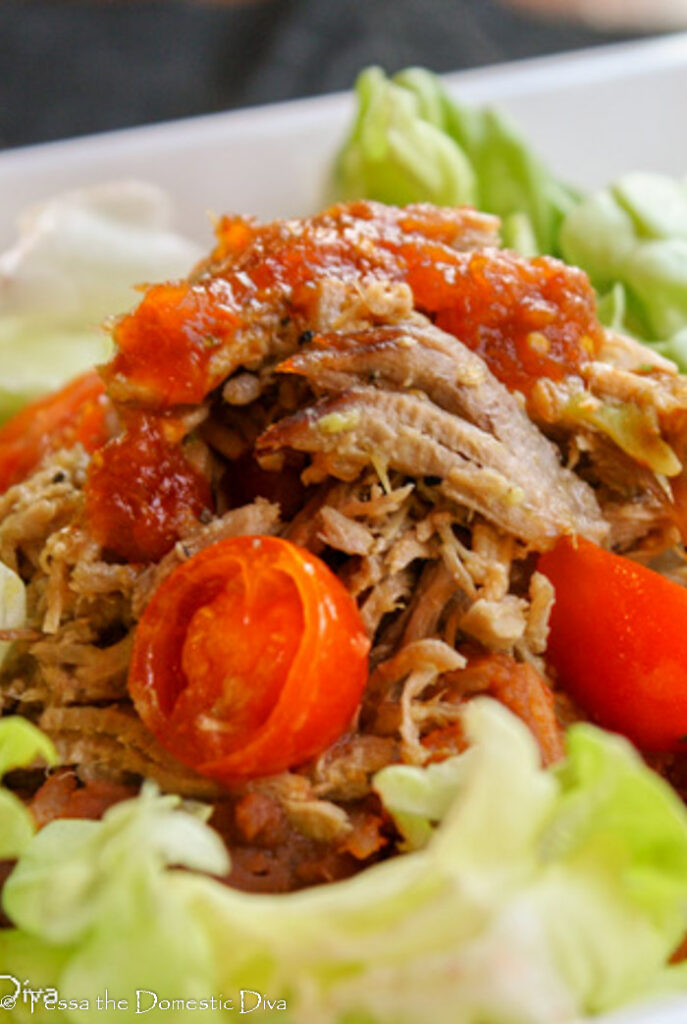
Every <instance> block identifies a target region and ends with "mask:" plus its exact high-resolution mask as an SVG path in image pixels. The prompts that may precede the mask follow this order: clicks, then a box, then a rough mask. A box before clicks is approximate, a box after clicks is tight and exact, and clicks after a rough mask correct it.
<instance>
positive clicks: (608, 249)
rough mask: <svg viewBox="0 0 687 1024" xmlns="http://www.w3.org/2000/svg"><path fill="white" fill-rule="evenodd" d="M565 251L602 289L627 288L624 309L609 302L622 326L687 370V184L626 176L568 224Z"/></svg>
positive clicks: (655, 176)
mask: <svg viewBox="0 0 687 1024" xmlns="http://www.w3.org/2000/svg"><path fill="white" fill-rule="evenodd" d="M560 244H561V251H562V254H563V256H564V258H565V259H566V260H567V261H568V262H569V263H575V264H577V265H578V266H580V267H582V269H583V270H586V272H587V273H588V274H589V276H590V278H591V281H592V283H593V284H594V286H595V287H596V288H597V290H598V291H599V292H600V293H602V294H605V293H607V292H608V291H609V290H610V289H613V290H614V293H615V296H616V297H617V295H618V289H619V288H622V292H623V303H624V309H623V311H622V316H621V317H620V318H618V316H617V311H618V309H617V302H614V301H613V300H609V299H608V298H605V299H604V300H603V301H602V306H601V309H602V313H603V314H604V317H605V318H606V322H607V317H608V314H609V310H610V309H611V307H614V311H615V313H616V317H615V322H614V326H615V327H616V328H620V329H625V330H628V331H629V332H630V333H632V334H635V335H636V336H637V337H639V338H640V339H642V340H644V341H646V342H647V343H650V344H653V343H658V345H657V348H658V349H659V351H660V352H662V354H664V355H667V356H668V357H669V358H671V359H673V360H674V361H675V362H676V363H677V364H678V366H679V367H680V369H682V370H686V369H687V359H686V358H685V356H686V353H685V337H686V332H687V183H686V182H685V181H678V180H674V179H672V178H668V177H665V176H664V175H659V174H650V173H646V172H634V173H632V174H626V175H624V176H623V177H622V178H620V179H619V180H618V181H617V182H615V183H614V184H612V185H610V186H609V187H608V188H606V189H602V190H601V191H599V192H596V193H594V194H593V195H590V196H588V197H586V198H585V199H584V200H582V202H580V203H579V205H578V206H576V207H575V208H574V209H573V210H571V211H570V212H569V213H568V215H567V216H566V218H565V221H564V222H563V225H562V227H561V231H560Z"/></svg>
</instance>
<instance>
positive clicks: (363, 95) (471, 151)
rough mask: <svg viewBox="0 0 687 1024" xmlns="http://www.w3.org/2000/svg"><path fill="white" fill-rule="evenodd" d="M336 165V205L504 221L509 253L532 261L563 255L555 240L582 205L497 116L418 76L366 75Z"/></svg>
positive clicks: (415, 71)
mask: <svg viewBox="0 0 687 1024" xmlns="http://www.w3.org/2000/svg"><path fill="white" fill-rule="evenodd" d="M356 94H357V99H358V109H357V113H356V117H355V121H354V124H353V127H352V129H351V131H350V133H349V136H348V138H347V139H346V141H345V143H344V145H343V147H342V149H341V152H340V154H339V156H338V159H337V162H336V165H335V169H334V178H333V185H332V188H333V191H334V194H335V196H336V197H337V198H341V199H353V198H368V199H378V200H380V201H382V202H387V203H398V204H403V203H410V202H433V203H438V204H440V205H458V204H462V203H468V204H472V205H474V206H477V208H478V209H480V210H484V211H486V212H488V213H494V214H497V215H498V216H499V217H501V219H502V234H503V240H504V243H505V244H506V245H508V246H510V247H511V248H516V249H518V250H519V251H520V252H523V253H525V254H527V255H533V254H535V253H537V252H552V253H556V252H557V251H558V230H559V226H560V224H561V222H562V220H563V217H564V216H565V215H566V214H567V212H568V211H569V210H570V209H571V208H572V207H573V206H574V205H575V203H576V200H577V197H576V195H575V194H574V193H573V192H572V190H570V189H569V188H568V187H567V186H565V185H563V184H562V183H561V182H559V181H558V180H557V179H556V178H555V177H554V176H553V175H552V174H551V172H550V171H549V170H548V169H547V168H546V167H545V165H544V164H543V163H542V162H541V161H540V160H539V159H538V157H537V156H536V155H535V154H534V153H533V151H532V149H531V148H530V147H529V146H527V145H526V144H525V143H524V142H523V141H522V139H521V138H520V136H519V135H518V133H517V131H516V130H515V128H514V127H513V126H512V125H511V124H510V123H509V122H508V121H507V120H506V119H505V118H504V117H503V116H502V115H501V114H498V113H497V112H495V111H493V110H488V109H486V110H479V109H475V108H473V107H468V106H463V105H461V104H459V103H457V102H455V101H454V100H453V99H452V98H451V97H450V96H449V94H448V92H447V91H446V89H445V88H444V86H443V84H442V83H441V80H440V79H439V78H437V77H436V76H435V75H433V74H432V73H431V72H429V71H426V70H424V69H422V68H409V69H407V70H406V71H401V72H399V73H398V74H396V75H394V76H393V77H392V78H387V77H386V75H385V74H384V73H383V71H381V70H380V69H379V68H368V69H367V70H366V71H363V72H362V74H361V75H360V76H359V78H358V81H357V83H356Z"/></svg>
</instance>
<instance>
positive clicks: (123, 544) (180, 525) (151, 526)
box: [86, 415, 211, 562]
mask: <svg viewBox="0 0 687 1024" xmlns="http://www.w3.org/2000/svg"><path fill="white" fill-rule="evenodd" d="M161 427H162V424H161V423H160V422H158V421H157V420H156V419H154V418H151V417H146V416H141V415H139V416H136V417H132V419H131V421H130V422H129V424H128V426H127V430H126V431H125V433H123V434H121V435H120V436H119V437H117V438H115V439H114V440H113V441H110V442H109V443H108V444H106V445H105V447H104V448H101V449H100V450H99V451H97V452H96V453H95V454H94V456H93V458H92V460H91V465H90V469H89V474H88V485H87V491H86V517H87V521H88V523H89V527H90V529H91V532H92V533H93V536H94V537H95V538H96V540H98V541H99V542H100V543H101V544H102V545H103V547H104V548H106V549H107V550H108V551H110V552H111V553H114V554H116V555H118V556H119V557H121V558H124V559H125V560H126V561H128V562H146V561H157V560H158V559H160V558H162V556H163V555H164V554H165V553H166V552H167V551H168V550H169V549H170V548H171V547H172V545H173V544H174V542H175V541H176V540H177V538H178V537H179V535H180V534H181V533H182V532H184V531H185V530H188V529H190V528H191V527H192V526H193V525H194V523H195V522H196V521H197V519H198V516H199V515H200V514H201V513H202V511H203V509H206V508H209V507H210V506H211V495H210V490H209V487H208V484H207V482H206V481H205V480H204V479H203V478H202V477H201V476H199V475H198V474H197V473H196V472H195V470H194V469H193V467H192V466H191V465H190V464H189V462H188V461H187V459H186V457H185V456H184V453H183V450H182V448H181V446H180V445H177V444H174V443H172V442H170V441H168V440H167V439H166V438H165V436H164V433H163V431H162V429H161Z"/></svg>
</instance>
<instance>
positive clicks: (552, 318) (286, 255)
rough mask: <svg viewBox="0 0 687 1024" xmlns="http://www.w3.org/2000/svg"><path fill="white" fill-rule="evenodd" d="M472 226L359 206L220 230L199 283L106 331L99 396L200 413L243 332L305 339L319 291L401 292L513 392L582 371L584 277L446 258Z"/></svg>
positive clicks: (501, 255) (255, 351)
mask: <svg viewBox="0 0 687 1024" xmlns="http://www.w3.org/2000/svg"><path fill="white" fill-rule="evenodd" d="M471 218H473V219H475V220H478V219H479V215H478V214H474V213H472V212H471V211H452V210H442V209H434V208H432V207H428V206H416V207H411V208H409V209H408V210H405V211H403V210H398V209H396V208H394V207H384V206H381V205H380V204H375V203H368V202H358V203H352V204H348V205H343V206H336V207H332V208H331V209H330V210H328V211H325V212H324V213H322V214H320V215H319V216H317V217H312V218H309V219H305V220H300V221H275V222H273V223H271V224H266V225H261V224H258V223H255V222H252V221H250V220H244V219H242V218H236V217H235V218H225V219H224V220H222V221H221V222H220V224H219V226H218V244H217V247H216V249H215V252H214V253H213V256H212V261H211V263H210V264H209V265H208V267H207V268H206V273H205V274H204V275H203V276H200V277H199V278H198V280H197V281H196V282H195V283H193V284H189V283H186V282H182V283H177V284H168V285H157V286H154V287H153V288H151V289H149V290H148V292H147V293H146V295H145V296H144V298H143V301H142V302H141V304H140V305H139V307H138V308H137V309H136V310H135V311H134V312H133V313H131V314H130V315H129V316H127V317H125V318H124V319H123V320H122V321H121V322H120V324H119V325H118V327H117V328H116V329H115V341H116V343H117V346H118V353H117V355H116V356H115V358H114V360H113V361H112V363H111V364H110V366H109V367H108V368H107V370H106V379H107V380H108V382H109V384H110V393H111V394H112V395H113V397H115V399H117V398H122V399H123V400H124V401H131V402H133V403H137V404H140V405H143V406H145V407H147V408H168V407H170V406H173V405H178V404H189V403H195V402H200V401H202V400H203V398H204V397H205V395H206V394H207V393H208V392H209V391H211V390H212V389H213V388H214V387H216V386H217V385H218V384H219V383H221V381H222V380H223V379H224V377H225V376H227V375H228V373H230V372H232V371H233V370H234V369H235V368H236V366H238V365H241V364H242V365H247V364H250V361H251V359H252V358H255V359H256V360H257V361H259V359H260V355H261V353H260V348H259V343H257V342H255V341H254V340H252V334H254V333H255V331H256V329H259V328H260V327H262V328H263V329H264V328H265V327H269V325H270V324H272V323H274V325H275V329H277V328H278V325H279V323H280V321H284V320H285V319H286V320H289V321H290V322H295V323H296V324H297V325H300V327H301V328H306V327H307V326H308V321H309V320H310V319H311V318H312V316H313V312H314V309H315V306H316V304H317V301H318V299H319V294H320V292H319V288H320V285H321V283H322V282H323V281H324V280H329V279H335V280H338V281H341V282H343V283H344V284H346V283H354V282H360V281H361V280H365V281H370V280H385V281H393V282H407V283H408V284H409V285H410V286H411V288H412V290H413V293H414V298H415V305H416V308H418V309H419V310H421V311H422V312H424V313H427V314H428V315H430V316H432V317H435V318H436V319H437V322H438V323H439V326H441V327H443V328H444V329H446V330H448V331H451V332H452V333H454V334H456V335H457V336H458V337H460V339H461V340H462V341H464V342H465V343H466V344H467V345H469V346H470V347H471V348H474V349H476V350H477V351H479V352H480V354H481V355H483V356H484V358H485V359H486V360H487V362H488V363H489V365H490V366H491V368H492V369H493V371H494V372H495V373H496V374H497V376H500V378H501V379H502V380H503V381H504V382H505V383H506V384H508V385H509V386H512V387H519V388H524V389H527V387H528V386H529V384H530V383H531V381H532V378H533V377H537V376H541V375H545V376H553V377H560V376H563V375H564V374H565V373H567V372H571V371H574V370H576V369H577V368H578V367H579V366H580V365H582V364H583V363H584V362H586V361H588V359H589V358H590V356H592V355H593V354H594V353H595V352H596V351H597V350H598V345H599V342H600V328H599V326H598V323H597V322H596V318H595V308H594V296H593V292H592V289H591V287H590V285H589V283H588V281H587V279H586V277H585V276H584V274H582V273H581V272H580V271H577V270H574V269H571V268H569V267H566V266H565V265H564V264H562V263H559V262H558V261H556V260H553V259H550V258H548V257H541V258H539V259H536V260H532V261H530V260H527V259H525V258H523V257H520V256H517V255H516V254H514V253H507V252H501V251H499V250H497V249H493V248H489V249H485V250H482V251H481V252H479V253H471V252H464V251H460V250H459V249H456V248H454V247H453V246H454V244H456V243H458V244H460V242H461V238H462V237H463V236H465V237H469V234H470V231H474V225H473V224H472V222H471ZM232 349H233V350H234V351H232Z"/></svg>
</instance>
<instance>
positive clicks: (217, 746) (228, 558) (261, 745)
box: [129, 537, 370, 782]
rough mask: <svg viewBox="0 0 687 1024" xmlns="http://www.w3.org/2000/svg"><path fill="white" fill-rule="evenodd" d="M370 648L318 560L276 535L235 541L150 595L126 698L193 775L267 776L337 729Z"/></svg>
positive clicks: (349, 712) (351, 706) (349, 713)
mask: <svg viewBox="0 0 687 1024" xmlns="http://www.w3.org/2000/svg"><path fill="white" fill-rule="evenodd" d="M369 646H370V644H369V640H368V638H367V636H366V635H365V632H364V630H363V627H362V623H361V621H360V616H359V614H358V609H357V607H356V605H355V602H354V601H353V598H352V597H351V596H350V594H349V593H348V591H347V590H346V589H345V587H344V586H343V584H342V583H341V582H340V581H339V580H338V579H337V578H336V576H334V575H333V573H332V572H331V571H330V570H329V569H328V568H327V566H326V565H325V564H324V563H323V562H322V561H320V559H318V558H316V557H315V556H314V555H311V554H310V553H309V552H308V551H305V550H304V549H302V548H299V547H297V546H296V545H295V544H291V543H290V542H289V541H285V540H281V539H279V538H276V537H235V538H230V539H228V540H224V541H220V543H219V544H214V545H213V546H212V547H209V548H206V549H205V550H204V551H201V552H200V554H198V555H196V556H195V557H193V558H191V559H190V560H189V561H188V562H185V563H184V564H183V565H181V566H180V567H179V568H178V569H176V570H175V571H174V572H173V573H172V575H171V576H169V578H168V579H167V580H165V582H164V583H163V584H162V585H161V587H160V588H159V590H157V591H156V593H155V594H154V596H153V599H152V601H151V602H150V604H149V605H148V607H147V608H146V611H145V613H144V615H143V617H142V619H141V621H140V623H139V625H138V629H137V631H136V639H135V644H134V651H133V657H132V661H131V668H130V673H129V691H130V693H131V696H132V698H133V701H134V704H135V705H136V709H137V711H138V713H139V714H140V716H141V718H142V719H143V721H144V723H145V724H146V725H147V726H148V728H149V729H150V730H151V731H152V732H153V733H154V734H155V735H156V736H157V738H158V739H159V740H160V742H161V743H162V744H163V745H164V746H165V747H166V748H167V749H168V750H169V751H170V752H171V753H172V754H174V755H175V756H176V757H178V758H179V760H180V761H183V762H185V763H186V764H188V765H190V766H191V767H193V768H195V769H196V770H197V771H198V772H200V773H201V774H204V775H209V776H212V777H214V778H217V779H219V780H222V781H227V782H230V781H232V780H234V779H241V778H252V777H256V776H260V775H271V774H273V773H275V772H280V771H283V770H284V769H286V768H290V767H292V766H293V765H295V764H299V763H300V762H303V761H306V760H307V759H308V758H310V757H314V756H315V755H316V754H319V753H321V752H322V751H323V750H325V749H326V748H327V747H328V746H330V745H331V744H332V743H333V742H334V740H335V739H337V737H338V736H340V735H341V733H342V732H344V730H345V729H346V727H347V725H348V724H349V723H350V721H351V718H352V717H353V715H354V713H355V711H356V708H357V707H358V704H359V702H360V698H361V695H362V692H363V690H364V688H365V683H366V681H367V671H368V670H367V654H368V650H369Z"/></svg>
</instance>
